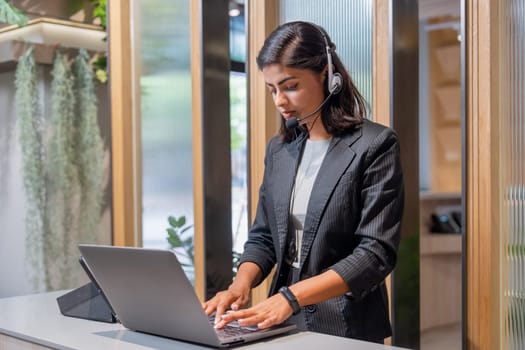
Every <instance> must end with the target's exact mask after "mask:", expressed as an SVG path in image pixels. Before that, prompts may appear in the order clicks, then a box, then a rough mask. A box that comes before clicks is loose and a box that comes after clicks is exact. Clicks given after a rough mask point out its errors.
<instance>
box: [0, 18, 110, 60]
mask: <svg viewBox="0 0 525 350" xmlns="http://www.w3.org/2000/svg"><path fill="white" fill-rule="evenodd" d="M106 36H107V34H106V32H105V31H104V30H102V28H100V27H98V26H95V25H90V24H81V23H77V22H70V21H62V20H57V19H52V18H38V19H34V20H31V21H29V23H28V24H27V25H26V26H24V27H18V26H10V27H5V28H2V29H0V43H9V42H23V43H26V44H43V45H53V46H56V45H60V46H61V47H67V48H75V49H81V48H83V49H86V50H90V51H96V52H105V51H107V42H106V41H105V38H106Z"/></svg>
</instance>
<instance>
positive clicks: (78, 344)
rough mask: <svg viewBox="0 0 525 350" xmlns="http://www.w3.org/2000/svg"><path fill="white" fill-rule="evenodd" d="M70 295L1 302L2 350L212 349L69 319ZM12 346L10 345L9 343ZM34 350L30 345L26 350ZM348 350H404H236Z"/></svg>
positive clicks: (285, 347) (305, 340) (316, 340)
mask: <svg viewBox="0 0 525 350" xmlns="http://www.w3.org/2000/svg"><path fill="white" fill-rule="evenodd" d="M66 292H67V291H61V292H51V293H45V294H35V295H27V296H20V297H12V298H5V299H0V348H3V347H2V345H3V344H5V338H6V337H8V338H9V337H13V338H18V339H20V340H21V341H26V342H32V343H35V344H39V345H43V346H47V347H50V348H52V349H68V350H71V349H75V350H83V349H86V350H87V349H89V350H92V349H113V350H146V349H156V350H168V349H169V350H171V349H188V350H197V349H199V350H200V349H210V348H208V347H205V346H201V345H197V344H190V343H185V342H181V341H177V340H173V339H169V338H163V337H158V336H154V335H149V334H144V333H138V332H133V331H131V330H129V329H126V328H125V327H124V326H122V325H120V324H110V323H103V322H95V321H88V320H82V319H78V318H72V317H65V316H62V315H61V314H60V311H59V309H58V305H57V302H56V298H57V297H59V296H60V295H63V294H65V293H66ZM6 344H9V343H6ZM25 348H27V349H33V348H34V347H31V346H30V345H28V346H27V347H23V348H21V349H25ZM320 348H325V349H333V350H339V349H341V350H343V349H345V350H346V349H355V350H387V349H401V348H394V347H391V346H386V345H379V344H374V343H369V342H364V341H360V340H354V339H349V338H343V337H335V336H331V335H326V334H320V333H313V332H297V333H291V334H289V335H285V336H279V337H275V338H271V339H269V340H268V339H265V340H263V341H260V342H255V343H252V344H250V345H246V346H241V347H236V348H235V349H239V350H240V349H243V350H244V349H253V350H255V349H257V350H259V349H260V350H263V349H264V350H289V349H301V350H314V349H315V350H317V349H320Z"/></svg>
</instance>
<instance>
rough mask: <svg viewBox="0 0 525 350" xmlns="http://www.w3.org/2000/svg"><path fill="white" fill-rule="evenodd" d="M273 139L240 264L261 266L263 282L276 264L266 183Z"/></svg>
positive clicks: (268, 147)
mask: <svg viewBox="0 0 525 350" xmlns="http://www.w3.org/2000/svg"><path fill="white" fill-rule="evenodd" d="M275 140H276V139H275V138H274V139H272V140H271V141H270V142H269V143H268V146H267V148H266V156H265V159H264V176H263V183H262V184H261V187H260V188H259V200H258V202H257V211H256V213H255V219H254V222H253V224H252V226H251V228H250V231H249V232H248V240H247V241H246V243H245V244H244V252H243V254H242V257H241V260H240V263H241V264H242V263H243V262H247V261H249V262H253V263H255V264H257V265H258V266H259V268H260V269H261V272H262V279H261V281H263V280H264V279H265V278H266V277H267V276H268V275H269V274H270V272H271V270H272V268H273V266H274V265H275V263H276V254H275V248H274V242H273V238H272V234H271V231H270V225H269V221H268V212H267V207H266V183H267V181H268V179H267V174H268V173H269V170H270V168H271V149H272V144H273V142H275Z"/></svg>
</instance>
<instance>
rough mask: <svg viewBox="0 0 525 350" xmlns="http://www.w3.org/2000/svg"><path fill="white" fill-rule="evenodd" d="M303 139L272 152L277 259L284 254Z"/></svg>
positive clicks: (300, 138)
mask: <svg viewBox="0 0 525 350" xmlns="http://www.w3.org/2000/svg"><path fill="white" fill-rule="evenodd" d="M305 140H306V138H305V137H299V138H298V139H296V140H295V141H293V142H291V143H289V144H286V145H285V146H284V147H282V148H281V149H280V150H279V151H277V152H276V153H274V154H273V167H274V169H276V170H275V174H276V175H275V184H274V188H275V193H274V198H275V200H274V213H275V219H276V221H277V222H276V224H277V231H278V232H277V234H278V238H279V249H280V254H279V256H278V259H280V258H282V257H283V255H284V247H285V245H286V236H287V234H288V219H289V213H290V197H291V195H292V188H293V183H294V178H295V173H296V170H297V166H298V163H299V157H300V155H301V149H302V146H303V144H304V141H305Z"/></svg>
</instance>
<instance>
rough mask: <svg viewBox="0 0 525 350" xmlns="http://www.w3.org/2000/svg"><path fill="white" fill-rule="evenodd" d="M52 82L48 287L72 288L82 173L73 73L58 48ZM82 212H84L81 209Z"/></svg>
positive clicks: (47, 239) (46, 258)
mask: <svg viewBox="0 0 525 350" xmlns="http://www.w3.org/2000/svg"><path fill="white" fill-rule="evenodd" d="M51 74H52V77H53V79H52V82H51V125H50V128H49V131H50V135H49V136H50V139H49V140H50V141H49V143H48V145H49V146H48V147H49V148H48V162H47V164H48V171H47V174H48V190H49V192H48V220H49V232H48V234H47V235H46V236H45V238H44V240H45V241H44V250H45V255H44V256H45V263H46V269H47V275H48V277H49V278H48V282H49V283H48V288H50V289H59V288H70V287H71V285H70V279H71V277H72V275H73V274H72V273H71V271H72V269H73V268H74V267H76V265H77V264H76V261H75V260H76V254H75V253H76V243H77V242H78V239H77V235H78V230H76V229H75V228H76V227H77V226H76V225H77V224H76V220H77V219H78V215H79V214H78V213H79V212H78V197H79V190H78V173H77V169H76V153H75V143H76V142H77V140H76V139H75V136H76V135H75V128H74V113H75V111H74V106H75V95H74V90H73V85H74V81H73V76H72V72H71V67H70V66H69V64H68V63H67V62H66V58H65V56H64V55H63V54H62V52H60V51H58V52H57V54H56V57H55V60H54V63H53V70H52V72H51ZM80 214H81V213H80Z"/></svg>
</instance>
